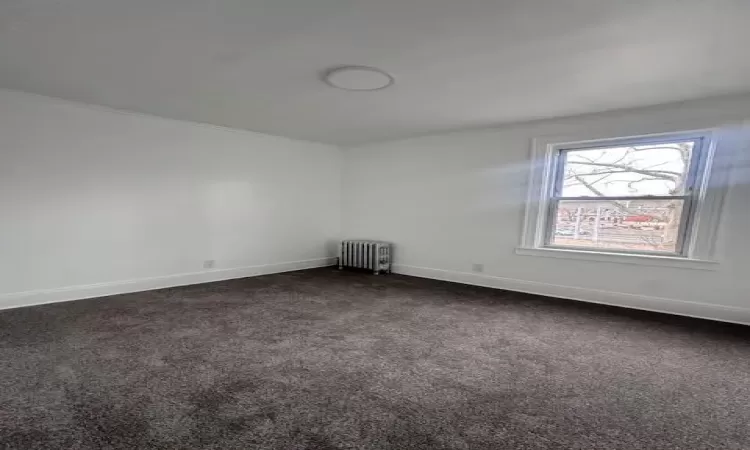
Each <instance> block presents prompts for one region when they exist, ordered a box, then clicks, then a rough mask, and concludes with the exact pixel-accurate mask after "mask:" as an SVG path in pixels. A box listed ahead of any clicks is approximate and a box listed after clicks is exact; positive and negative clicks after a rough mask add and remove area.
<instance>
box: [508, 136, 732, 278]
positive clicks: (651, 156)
mask: <svg viewBox="0 0 750 450" xmlns="http://www.w3.org/2000/svg"><path fill="white" fill-rule="evenodd" d="M714 144H715V143H714V138H713V135H712V133H711V132H696V133H672V134H665V135H657V136H646V137H636V138H622V139H606V140H599V141H577V142H576V141H573V142H563V143H556V142H554V141H547V140H543V141H539V140H538V142H536V145H535V152H534V153H535V155H534V160H535V161H538V162H539V164H538V165H535V167H534V168H533V171H532V172H533V173H532V181H531V186H530V194H529V205H528V206H527V208H528V210H527V215H526V227H525V230H524V237H523V241H524V242H523V243H522V246H521V248H520V249H519V253H522V254H539V251H542V252H547V254H544V255H543V256H560V257H565V256H570V255H575V254H577V255H578V256H579V257H581V255H583V257H588V258H589V259H602V258H603V259H604V260H610V259H607V258H612V257H615V258H619V260H623V258H624V257H640V258H641V259H643V258H644V257H648V258H649V259H651V260H652V261H653V260H655V259H664V260H673V261H674V260H684V261H688V262H690V261H696V260H702V259H708V257H709V256H710V253H711V248H710V246H707V245H706V240H708V239H712V234H711V233H713V229H714V228H715V226H716V221H715V218H716V217H715V216H716V214H717V213H718V209H717V208H707V207H706V205H705V203H706V202H707V201H717V200H718V197H717V194H716V193H715V192H714V193H712V195H707V189H706V186H707V181H708V177H709V175H710V166H711V161H712V157H713V152H714V147H715V145H714ZM699 224H700V226H699ZM709 227H710V228H711V229H709ZM530 250H531V252H530ZM534 251H536V252H534ZM592 255H594V256H599V258H596V257H594V258H592ZM660 257H661V258H660ZM625 262H633V261H625ZM678 265H679V264H678Z"/></svg>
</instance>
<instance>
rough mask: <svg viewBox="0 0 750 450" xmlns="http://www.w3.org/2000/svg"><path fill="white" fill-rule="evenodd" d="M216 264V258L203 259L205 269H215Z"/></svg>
mask: <svg viewBox="0 0 750 450" xmlns="http://www.w3.org/2000/svg"><path fill="white" fill-rule="evenodd" d="M215 265H216V260H214V259H207V260H205V261H203V268H204V269H213V268H214V266H215Z"/></svg>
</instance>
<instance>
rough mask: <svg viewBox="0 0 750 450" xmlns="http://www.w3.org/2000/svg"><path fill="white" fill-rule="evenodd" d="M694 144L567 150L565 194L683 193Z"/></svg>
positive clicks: (607, 195) (676, 143)
mask: <svg viewBox="0 0 750 450" xmlns="http://www.w3.org/2000/svg"><path fill="white" fill-rule="evenodd" d="M693 146H694V143H693V142H692V141H691V142H673V143H661V144H649V145H637V146H633V147H611V148H591V149H584V150H567V151H564V152H563V155H564V157H565V158H564V167H563V183H562V193H561V195H562V196H563V197H582V196H588V197H620V196H644V195H682V194H683V193H684V192H685V181H686V180H685V179H686V175H687V173H688V169H689V167H690V158H691V156H692V153H693Z"/></svg>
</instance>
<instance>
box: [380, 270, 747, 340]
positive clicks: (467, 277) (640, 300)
mask: <svg viewBox="0 0 750 450" xmlns="http://www.w3.org/2000/svg"><path fill="white" fill-rule="evenodd" d="M393 272H394V273H399V274H402V275H410V276H414V277H421V278H430V279H434V280H442V281H450V282H453V283H461V284H469V285H473V286H482V287H488V288H494V289H503V290H508V291H514V292H525V293H529V294H536V295H543V296H548V297H555V298H561V299H566V300H576V301H582V302H588V303H599V304H603V305H610V306H619V307H623V308H631V309H640V310H644V311H652V312H658V313H666V314H675V315H679V316H687V317H694V318H698V319H709V320H718V321H721V322H730V323H738V324H742V325H750V308H740V307H735V306H724V305H712V304H708V303H698V302H686V301H683V300H677V299H671V298H664V297H651V296H646V295H637V294H627V293H624V292H614V291H604V290H599V289H587V288H580V287H574V286H563V285H557V284H549V283H540V282H538V281H528V280H519V279H516V278H504V277H495V276H491V275H482V274H476V273H466V272H456V271H452V270H442V269H432V268H428V267H418V266H409V265H404V264H394V266H393Z"/></svg>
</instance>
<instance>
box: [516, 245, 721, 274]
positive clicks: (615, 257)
mask: <svg viewBox="0 0 750 450" xmlns="http://www.w3.org/2000/svg"><path fill="white" fill-rule="evenodd" d="M516 254H518V255H524V256H543V257H547V258H563V259H578V260H583V261H601V262H610V263H619V264H636V265H641V266H657V267H676V268H680V269H695V270H717V269H718V267H719V264H718V262H716V261H708V260H703V259H688V258H679V257H674V256H658V255H631V254H626V253H607V252H597V251H586V250H568V249H559V248H527V247H518V248H516Z"/></svg>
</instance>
